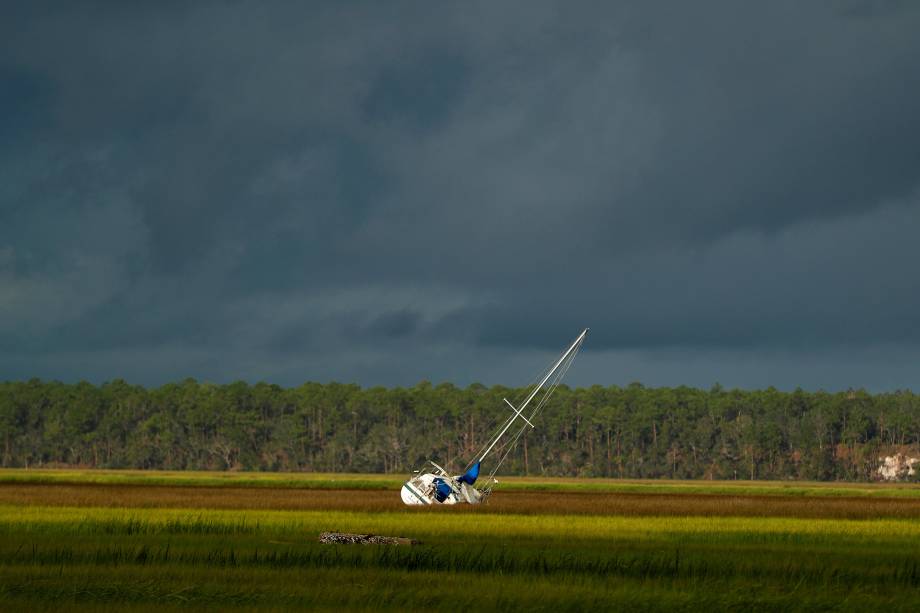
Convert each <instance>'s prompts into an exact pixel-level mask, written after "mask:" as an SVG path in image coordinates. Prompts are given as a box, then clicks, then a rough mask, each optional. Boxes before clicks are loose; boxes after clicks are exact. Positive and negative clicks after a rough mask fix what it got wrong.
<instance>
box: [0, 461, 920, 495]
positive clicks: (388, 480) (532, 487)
mask: <svg viewBox="0 0 920 613" xmlns="http://www.w3.org/2000/svg"><path fill="white" fill-rule="evenodd" d="M407 476H408V475H404V474H398V475H394V474H388V475H381V474H352V473H260V472H216V471H144V470H106V469H15V468H14V469H10V468H6V469H0V484H2V483H50V484H53V483H71V484H77V483H92V484H101V485H169V486H194V487H270V488H297V489H377V490H390V489H391V490H397V489H399V487H400V486H401V485H402V483H403V482H404V481H405V479H406V478H407ZM500 490H506V491H559V492H566V491H571V492H613V493H616V492H619V493H636V494H726V495H754V496H808V497H814V496H845V497H905V498H920V484H914V483H849V482H801V481H679V480H637V479H603V478H564V477H501V478H500V483H499V484H498V486H497V490H496V491H500Z"/></svg>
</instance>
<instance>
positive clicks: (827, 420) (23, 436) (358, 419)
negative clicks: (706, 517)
mask: <svg viewBox="0 0 920 613" xmlns="http://www.w3.org/2000/svg"><path fill="white" fill-rule="evenodd" d="M524 392H525V390H523V389H513V388H506V387H502V386H494V387H485V386H483V385H479V384H473V385H470V386H468V387H465V388H459V387H456V386H454V385H451V384H449V383H442V384H440V385H432V384H430V383H428V382H424V381H423V382H421V383H419V384H418V385H416V386H414V387H409V388H400V387H397V388H383V387H372V388H362V387H360V386H358V385H347V384H340V383H328V384H319V383H305V384H303V385H301V386H298V387H293V388H282V387H280V386H277V385H271V384H268V383H256V384H254V385H250V384H247V383H244V382H236V383H231V384H227V385H216V384H212V383H202V382H198V381H195V380H193V379H187V380H185V381H182V382H179V383H171V384H167V385H163V386H161V387H157V388H152V389H146V388H144V387H141V386H138V385H130V384H128V383H126V382H125V381H122V380H116V381H112V382H108V383H105V384H102V385H99V386H97V385H92V384H90V383H86V382H81V383H75V384H64V383H59V382H45V381H40V380H31V381H23V382H5V383H0V445H2V449H0V456H2V457H0V465H2V466H4V467H49V466H77V467H99V468H141V469H170V470H184V469H188V470H192V469H195V470H256V471H322V472H384V473H406V472H408V471H411V470H413V469H415V468H419V467H421V466H423V464H424V463H425V461H426V460H427V459H429V458H431V459H434V460H436V461H439V463H442V464H443V465H445V466H448V467H450V469H452V470H461V469H462V468H463V467H464V466H465V465H466V464H467V462H468V461H469V460H470V459H471V457H472V455H473V454H474V453H475V452H476V451H477V450H478V449H480V448H481V446H482V444H483V443H484V442H485V441H486V439H487V437H488V436H489V434H491V433H492V432H493V430H494V428H495V426H496V425H498V424H499V423H500V422H501V420H503V419H505V418H506V417H507V416H508V414H509V411H510V409H509V408H508V407H507V405H505V403H504V401H503V398H506V397H507V398H509V399H512V398H520V397H521V396H522V395H523V393H524ZM536 426H537V427H536V429H534V430H529V429H528V432H527V433H526V436H524V437H522V438H521V439H520V441H519V442H518V443H517V446H516V448H515V449H514V450H513V451H512V452H511V453H510V454H509V456H508V459H507V460H506V462H505V464H504V465H503V466H502V471H501V472H502V474H518V475H525V474H527V475H553V476H602V477H626V478H676V479H803V480H850V481H868V480H873V479H875V478H876V474H877V473H876V471H877V469H878V466H879V458H880V457H881V456H884V455H889V454H891V453H894V452H895V451H907V450H911V449H916V448H917V447H918V445H920V397H918V396H917V395H915V394H914V393H912V392H910V391H897V392H892V393H882V394H869V393H867V392H866V391H863V390H850V391H846V392H839V393H828V392H824V391H818V392H806V391H802V390H795V391H793V392H782V391H778V390H776V389H773V388H770V389H766V390H757V391H744V390H736V389H732V390H727V389H723V388H722V387H720V386H718V385H717V386H715V387H713V388H712V389H709V390H701V389H694V388H689V387H677V388H647V387H644V386H642V385H641V384H638V383H634V384H631V385H629V386H626V387H616V386H611V387H601V386H593V387H588V388H576V389H573V388H569V387H566V386H560V387H559V388H558V390H557V391H556V393H555V394H554V395H553V396H552V397H551V399H550V400H549V402H548V403H547V405H546V407H545V409H544V410H543V411H542V412H541V414H540V416H539V420H538V422H537V423H536ZM915 455H920V454H915Z"/></svg>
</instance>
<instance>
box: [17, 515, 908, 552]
mask: <svg viewBox="0 0 920 613" xmlns="http://www.w3.org/2000/svg"><path fill="white" fill-rule="evenodd" d="M451 511H452V510H451V509H449V508H436V509H424V508H421V509H413V510H411V511H408V512H390V513H365V512H351V511H341V512H337V511H256V510H215V509H142V508H134V509H121V508H107V507H93V508H85V507H60V506H54V507H21V506H0V534H3V533H5V534H7V535H14V534H23V533H29V532H36V533H45V532H56V533H67V534H93V533H96V532H107V531H108V532H130V533H139V534H147V533H149V534H157V533H177V534H179V533H194V532H197V531H202V532H205V533H226V534H237V533H238V534H248V533H255V532H260V531H267V532H271V533H285V534H291V535H296V536H297V537H298V538H300V539H303V540H304V541H311V540H313V539H314V538H315V537H316V536H317V535H318V534H319V533H320V532H323V531H342V532H362V533H373V534H398V535H402V536H410V537H416V538H421V539H432V538H435V539H436V540H442V539H443V538H444V535H450V538H449V539H448V540H450V541H453V540H463V539H489V538H500V539H521V538H525V539H532V538H534V537H538V538H540V539H545V540H552V539H557V540H565V541H568V540H573V539H574V540H579V539H587V540H593V541H597V540H603V539H623V538H629V539H650V538H651V539H655V538H660V537H661V536H662V535H665V536H667V537H668V538H676V537H681V538H684V539H686V538H689V539H694V538H697V537H702V538H704V539H710V538H712V537H714V536H715V535H720V536H726V535H739V536H742V537H743V538H744V539H746V540H750V541H754V542H768V541H790V540H791V541H804V540H808V541H810V542H818V541H822V542H824V541H826V542H839V541H841V540H846V541H848V542H855V541H873V540H893V541H899V540H902V539H903V540H905V541H909V543H908V544H909V545H910V546H912V547H917V548H918V552H920V521H918V520H901V519H876V520H871V521H865V520H836V519H835V520H825V519H799V518H788V517H700V516H686V517H673V516H665V517H654V516H639V517H627V516H616V515H614V516H604V515H578V516H569V515H513V514H503V515H486V514H479V515H470V514H466V513H453V512H451Z"/></svg>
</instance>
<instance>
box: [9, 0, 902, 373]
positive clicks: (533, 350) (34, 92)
mask: <svg viewBox="0 0 920 613" xmlns="http://www.w3.org/2000/svg"><path fill="white" fill-rule="evenodd" d="M2 12H3V13H5V14H4V15H3V18H2V19H0V379H16V378H27V377H32V376H38V377H45V378H61V379H64V380H73V379H78V378H89V379H91V380H96V381H99V380H107V379H112V378H115V377H125V378H128V379H130V380H133V381H138V382H142V383H149V384H156V383H161V382H164V381H167V380H171V379H176V378H182V377H185V376H194V377H199V378H205V379H211V380H216V381H227V380H232V379H237V378H243V379H249V380H255V379H267V380H271V381H274V382H278V383H284V384H295V383H299V382H301V381H303V380H307V379H312V380H329V379H336V380H346V381H357V382H359V383H363V384H411V383H414V382H415V381H418V380H419V379H422V378H428V379H432V380H436V381H440V380H453V381H455V382H457V383H461V384H463V383H467V382H469V381H473V380H481V381H484V382H487V383H492V382H502V383H506V384H516V383H524V382H526V380H528V379H529V375H530V374H531V371H532V370H534V369H537V368H539V367H541V366H542V361H543V360H545V359H548V357H549V356H550V355H551V354H552V353H553V352H554V351H555V350H556V349H558V348H561V346H562V345H563V344H564V343H565V341H567V340H568V339H569V338H570V337H573V336H574V335H575V334H577V332H578V331H579V330H580V328H581V327H583V326H585V325H590V326H591V327H592V334H591V336H590V338H589V341H588V344H587V345H586V352H585V354H584V356H583V358H582V363H581V364H580V365H579V367H577V368H575V369H573V371H572V375H573V376H572V382H574V383H577V384H591V383H600V384H611V383H626V382H629V381H632V380H636V379H638V380H641V381H643V382H646V383H649V384H655V385H660V384H669V385H673V384H682V383H686V384H691V385H702V386H708V385H710V384H711V383H713V382H715V381H720V382H722V383H723V384H725V385H739V386H745V387H758V386H767V385H776V386H779V387H794V386H797V385H801V386H803V387H807V388H816V387H828V388H840V387H848V386H854V387H855V386H868V387H870V388H876V389H879V388H893V387H911V386H913V387H916V386H917V384H918V383H920V371H917V370H916V369H915V368H914V364H916V363H917V358H918V357H920V332H918V330H920V325H918V324H920V281H918V275H917V273H916V271H915V268H916V263H917V262H920V245H918V241H917V239H916V234H917V228H918V221H920V138H918V137H920V113H918V112H917V109H918V108H920V78H918V75H920V37H918V36H917V35H916V33H917V32H920V9H918V8H916V7H915V6H914V4H913V3H907V2H905V3H899V2H868V1H866V2H859V1H853V2H828V3H816V4H803V3H797V2H771V3H760V6H758V7H756V8H755V7H754V6H752V5H749V4H748V5H742V4H740V3H736V2H723V3H710V2H703V3H692V4H688V3H679V2H670V3H643V4H642V5H641V7H640V6H638V5H633V4H629V3H622V4H614V3H596V4H590V3H581V4H578V5H570V4H556V3H536V2H527V3H519V4H513V3H500V4H495V3H482V4H476V3H472V4H471V3H463V4H462V5H460V4H458V5H456V6H446V7H445V6H439V7H437V8H435V7H429V6H427V5H426V4H425V3H405V4H399V3H396V4H389V3H388V4H380V3H355V4H345V3H328V4H321V3H277V4H272V5H271V6H265V5H260V4H258V3H196V4H194V5H192V6H186V5H184V4H181V3H176V4H172V3H159V4H157V5H155V6H151V7H147V8H144V7H140V6H135V5H133V4H130V5H128V4H118V3H115V4H109V3H100V4H98V5H89V4H86V5H80V6H77V5H70V4H67V3H57V4H42V3H35V4H29V5H23V7H22V8H19V9H14V8H10V7H7V8H5V9H2Z"/></svg>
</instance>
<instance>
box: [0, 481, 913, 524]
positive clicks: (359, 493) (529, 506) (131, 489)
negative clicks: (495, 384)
mask: <svg viewBox="0 0 920 613" xmlns="http://www.w3.org/2000/svg"><path fill="white" fill-rule="evenodd" d="M0 504H6V505H21V506H30V505H43V506H85V507H100V506H101V507H123V508H201V509H262V510H271V509H278V510H295V511H296V510H303V511H308V510H314V511H315V510H340V511H406V512H412V511H415V510H417V509H412V508H407V507H405V506H404V505H403V504H402V502H400V500H399V494H398V493H397V492H395V491H379V490H346V489H336V490H292V489H288V488H266V487H258V488H244V487H240V488H235V487H225V488H212V487H188V486H182V487H173V486H139V485H95V484H80V485H74V484H0ZM441 510H443V511H446V512H477V513H527V514H531V513H533V514H583V515H672V516H673V515H710V516H741V517H804V518H835V519H872V518H881V517H891V518H920V500H913V499H905V498H864V497H858V498H857V497H852V498H851V497H833V498H828V497H804V496H794V497H793V496H790V497H782V496H749V495H741V496H736V495H718V494H706V495H695V494H678V495H670V494H617V493H583V492H502V491H496V492H495V494H493V496H492V498H491V499H490V500H489V502H488V503H487V504H484V505H481V506H479V507H468V506H466V505H463V506H460V505H458V506H457V507H452V508H446V507H444V508H442V509H441Z"/></svg>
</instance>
